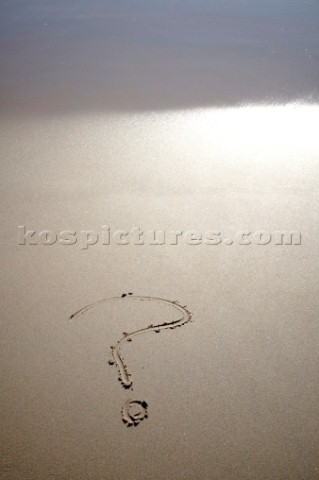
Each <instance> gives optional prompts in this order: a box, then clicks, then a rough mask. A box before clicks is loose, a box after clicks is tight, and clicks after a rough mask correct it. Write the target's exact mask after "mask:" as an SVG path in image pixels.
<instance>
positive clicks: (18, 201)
mask: <svg viewBox="0 0 319 480" xmlns="http://www.w3.org/2000/svg"><path fill="white" fill-rule="evenodd" d="M318 114H319V108H318V107H317V106H314V105H313V106H311V105H302V104H294V105H282V106H280V105H276V106H274V105H269V106H262V105H257V106H252V105H251V106H246V107H242V108H223V109H216V108H206V109H194V110H192V109H186V110H183V111H174V110H172V111H169V112H161V113H160V112H159V113H135V114H125V115H124V114H120V113H118V114H112V113H109V114H103V115H102V114H98V113H96V114H89V113H87V114H85V115H84V114H82V115H80V114H69V115H64V116H63V115H61V114H59V115H56V116H53V115H47V116H44V115H42V116H41V115H35V116H31V115H30V116H25V117H24V116H23V115H21V114H19V115H17V114H13V113H11V114H10V115H9V114H6V115H3V117H2V121H1V130H2V132H3V141H2V164H1V191H2V194H1V210H2V218H3V220H2V238H3V242H2V251H1V252H2V253H1V257H2V258H1V264H2V267H1V276H2V315H1V317H2V318H1V324H2V327H1V331H2V335H1V346H2V348H1V365H2V369H1V383H2V398H1V404H2V415H3V417H2V437H3V440H2V458H3V459H2V464H1V465H2V466H1V478H3V479H4V480H31V479H37V480H44V479H45V480H46V479H58V480H64V479H72V480H81V479H83V480H105V479H109V478H112V479H119V480H132V479H138V480H143V479H145V480H146V479H150V478H151V479H154V480H162V479H163V480H164V479H165V480H170V479H172V480H173V479H174V480H176V479H177V480H178V479H194V480H195V479H196V480H197V479H209V480H212V479H216V480H217V479H218V480H232V479H234V480H235V479H236V480H238V479H245V480H248V479H251V480H262V479H270V478H271V479H272V480H279V479H289V480H300V479H307V480H315V479H316V478H317V475H318V413H319V412H318V393H319V391H318V390H319V384H318V311H319V308H318V307H319V303H318V302H319V301H318V298H319V296H318V285H319V282H318V280H319V278H318V277H319V269H318V267H319V255H318V253H319V251H318V250H319V247H318V238H319V237H318V234H319V232H318V217H319V205H318V185H319V170H318V158H319V157H318V154H319V143H318V135H317V125H318ZM22 225H25V226H26V229H28V230H36V239H37V242H38V243H37V244H34V245H29V244H25V245H19V231H18V226H22ZM103 225H104V226H109V227H110V228H111V230H112V231H115V230H117V229H121V230H125V229H127V230H130V229H132V228H134V227H136V228H137V227H140V228H141V229H143V230H145V231H147V230H149V229H157V230H164V231H173V230H183V231H187V230H193V231H196V232H206V231H208V230H213V231H215V232H222V233H223V239H224V240H225V239H231V238H233V235H234V234H235V233H236V232H238V231H246V232H247V231H251V232H257V231H261V230H263V231H266V232H275V231H283V230H297V231H300V232H301V234H302V236H301V244H295V245H276V244H274V243H273V242H270V243H269V244H266V245H257V244H251V245H239V244H238V243H236V242H235V243H233V244H232V245H227V244H225V243H224V242H222V243H221V244H219V245H208V244H199V245H190V244H188V243H187V242H186V241H185V239H184V238H182V237H180V238H179V241H178V244H177V245H172V244H165V245H150V244H148V243H145V244H144V245H135V244H132V243H131V244H129V245H118V244H115V243H111V244H110V245H103V244H102V243H101V242H100V241H99V242H97V243H95V244H94V245H89V246H87V248H84V247H83V245H82V244H81V243H79V242H77V243H75V244H73V245H63V244H61V243H58V242H56V243H54V244H53V245H43V244H41V241H40V240H39V237H38V234H39V232H41V231H42V230H51V231H53V232H56V233H58V232H61V231H63V230H74V231H76V232H79V231H84V230H91V231H93V232H101V228H102V226H103ZM43 238H44V237H43ZM43 238H42V240H43ZM129 294H132V295H129ZM123 295H124V296H123ZM138 296H141V297H152V298H153V297H156V298H158V297H159V298H162V299H164V300H168V301H169V302H177V303H178V304H179V305H181V308H182V309H185V311H189V312H190V313H191V317H192V318H191V320H192V321H191V322H188V323H186V324H183V325H182V326H181V328H176V329H170V328H165V329H163V330H161V329H160V332H159V333H158V332H155V330H158V328H155V327H154V326H158V325H163V324H165V323H170V322H176V321H177V320H179V319H180V318H181V313H180V312H179V311H176V309H175V308H174V307H173V306H172V305H171V304H170V303H165V302H164V303H163V302H157V301H144V302H142V301H137V300H134V298H135V297H138ZM110 297H119V298H117V299H116V300H115V301H103V302H100V303H96V302H99V301H100V300H102V299H109V298H110ZM88 304H94V305H92V307H91V308H90V309H88V310H86V311H84V312H83V313H82V314H78V315H76V316H74V317H73V318H72V319H70V316H72V314H74V313H75V312H77V311H78V310H80V309H82V308H83V307H85V306H86V305H88ZM149 325H153V327H151V328H150V330H148V327H149ZM145 329H146V330H145ZM136 330H144V331H143V333H142V334H140V335H135V336H134V335H133V337H134V338H130V333H131V332H134V331H136ZM123 332H125V334H124V335H126V336H127V340H132V341H131V342H122V344H121V356H122V358H123V363H124V364H125V366H126V369H127V372H128V373H129V374H130V375H131V377H130V378H131V379H132V382H133V385H132V387H133V389H131V388H123V386H122V384H121V382H120V381H119V380H118V372H117V368H116V365H115V364H114V365H113V364H112V363H113V362H112V351H111V346H112V345H113V346H114V345H116V344H117V342H118V341H119V340H120V339H121V338H122V337H123ZM109 360H111V362H110V363H111V365H110V364H109V363H108V362H109ZM113 361H114V358H113ZM122 373H123V372H122ZM120 380H121V379H120ZM128 386H129V387H131V385H128ZM129 402H133V403H129ZM134 402H135V403H134ZM136 402H141V403H136ZM143 402H145V403H143ZM123 408H124V416H125V415H126V418H127V419H131V420H132V419H133V420H134V419H135V420H139V419H140V418H141V417H143V421H141V422H140V421H136V422H135V423H136V426H133V427H131V428H128V427H127V425H125V424H124V423H123V421H122V420H123V417H122V416H123ZM146 417H147V418H146ZM126 423H127V422H126ZM133 423H134V421H133Z"/></svg>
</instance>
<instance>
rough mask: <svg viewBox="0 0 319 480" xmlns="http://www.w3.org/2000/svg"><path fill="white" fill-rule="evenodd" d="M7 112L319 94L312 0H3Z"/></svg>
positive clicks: (2, 89) (0, 91)
mask: <svg viewBox="0 0 319 480" xmlns="http://www.w3.org/2000/svg"><path fill="white" fill-rule="evenodd" d="M1 13H2V15H1V18H0V45H1V47H0V55H1V57H0V58H1V65H2V67H3V68H2V69H1V75H0V95H1V109H2V111H6V112H19V113H21V112H24V113H26V114H27V115H30V113H32V112H38V113H41V114H43V113H44V114H45V113H52V114H53V113H54V112H55V113H66V114H69V113H70V112H80V113H85V112H91V113H93V114H94V113H96V112H101V113H102V114H103V113H105V112H106V111H107V112H110V111H122V112H124V113H125V112H127V111H133V112H135V111H141V110H143V111H149V110H160V111H162V110H172V109H182V110H183V109H185V108H196V107H207V106H227V105H228V106H229V105H239V104H242V103H249V104H250V103H285V102H287V101H295V100H300V99H303V100H305V101H307V102H313V103H316V102H318V99H319V82H318V79H319V32H318V22H319V3H318V2H317V1H312V0H309V1H292V0H267V1H261V0H214V1H207V0H196V1H195V0H185V1H183V2H181V1H178V0H161V1H160V2H158V1H152V2H147V1H146V0H139V1H136V0H135V1H128V0H123V1H121V2H112V1H110V0H106V1H102V0H93V1H91V2H89V3H88V2H86V1H84V0H77V1H76V2H71V1H70V0H66V1H64V2H63V3H61V2H53V1H50V0H43V1H42V2H38V1H37V0H28V1H27V2H20V1H18V0H6V1H3V2H1Z"/></svg>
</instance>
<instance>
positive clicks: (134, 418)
mask: <svg viewBox="0 0 319 480" xmlns="http://www.w3.org/2000/svg"><path fill="white" fill-rule="evenodd" d="M128 295H129V296H127V295H126V294H123V295H122V296H121V297H109V298H103V299H102V300H98V301H97V302H94V303H90V304H89V305H86V306H85V307H83V308H81V309H80V310H78V311H76V312H75V313H73V314H72V315H71V316H70V320H72V319H73V318H75V317H77V316H78V315H83V314H84V313H85V312H87V311H88V310H89V309H90V308H92V307H94V306H95V305H98V304H100V303H104V302H110V301H114V300H124V299H126V298H130V299H131V300H139V301H145V300H146V301H154V302H160V303H164V304H167V305H170V306H172V307H173V308H175V309H176V310H178V311H179V312H181V313H182V315H183V316H182V318H179V319H177V320H174V321H172V322H163V323H160V324H158V325H148V326H147V327H144V328H140V329H138V330H135V331H133V332H130V333H127V332H124V333H123V337H122V338H120V340H118V341H117V343H116V344H115V345H112V346H111V351H112V360H110V361H109V364H110V365H113V364H114V363H115V364H116V366H117V369H118V374H119V377H118V378H119V381H120V382H121V384H122V386H123V387H124V388H126V389H128V388H132V386H133V381H132V377H131V375H130V373H129V372H128V370H127V367H126V365H125V364H124V361H123V358H122V357H121V346H122V344H123V343H124V342H131V341H132V338H133V337H135V336H137V335H140V334H142V333H145V332H149V331H151V332H155V333H159V332H160V331H161V330H167V329H175V328H177V327H181V326H183V325H185V324H186V323H188V322H190V321H191V318H192V314H191V312H190V311H189V310H187V308H186V306H182V305H180V304H179V303H178V302H177V301H172V300H167V299H165V298H160V297H150V296H142V295H134V296H133V294H128ZM134 407H135V408H136V407H137V408H138V409H139V411H138V412H135V413H130V410H132V408H134ZM147 409H148V404H147V402H146V401H145V400H143V401H141V400H131V399H129V400H127V401H126V403H125V404H124V406H123V407H122V410H121V413H122V420H123V422H124V423H125V424H126V425H127V426H129V427H130V426H132V425H134V426H137V425H138V424H139V423H140V422H141V421H142V420H143V419H144V418H147V416H148V410H147Z"/></svg>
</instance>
